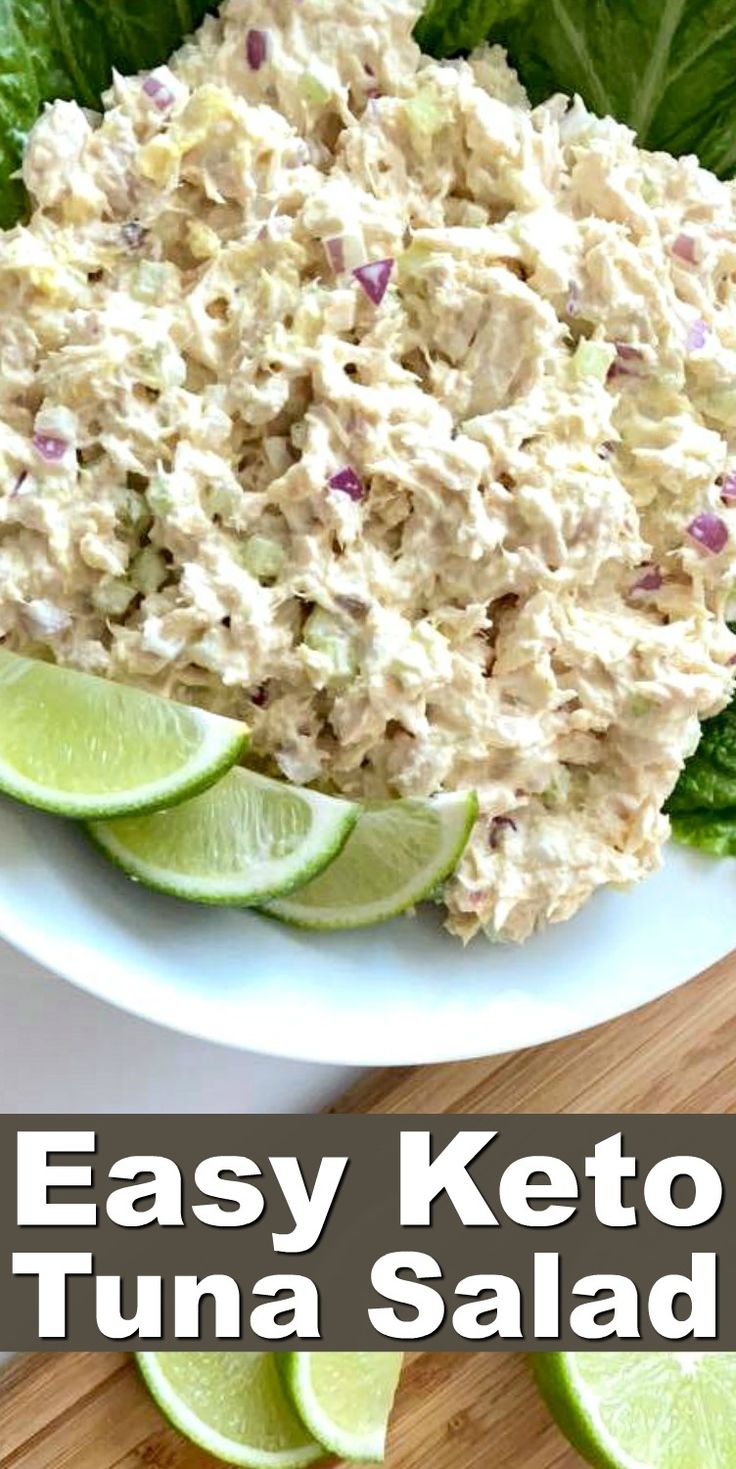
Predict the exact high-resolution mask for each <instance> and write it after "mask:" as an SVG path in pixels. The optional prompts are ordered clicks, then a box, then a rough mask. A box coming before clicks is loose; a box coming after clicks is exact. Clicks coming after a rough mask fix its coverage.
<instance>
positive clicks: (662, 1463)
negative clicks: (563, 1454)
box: [533, 1352, 736, 1469]
mask: <svg viewBox="0 0 736 1469" xmlns="http://www.w3.org/2000/svg"><path fill="white" fill-rule="evenodd" d="M533 1366H534V1372H535V1376H536V1378H537V1382H538V1384H539V1388H540V1391H541V1392H542V1395H543V1397H544V1398H545V1400H546V1402H547V1404H548V1405H549V1407H550V1409H551V1411H552V1413H553V1415H554V1417H555V1419H556V1420H557V1423H558V1424H559V1427H560V1428H561V1429H562V1432H563V1433H564V1434H565V1436H566V1437H567V1438H568V1439H569V1441H570V1443H571V1444H572V1445H573V1447H574V1448H576V1449H577V1450H578V1453H580V1454H582V1456H583V1458H584V1459H586V1460H587V1461H588V1463H590V1464H595V1465H598V1466H599V1469H733V1466H734V1465H736V1410H735V1409H734V1403H736V1352H544V1353H538V1354H535V1356H534V1361H533Z"/></svg>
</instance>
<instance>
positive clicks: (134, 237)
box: [120, 219, 148, 250]
mask: <svg viewBox="0 0 736 1469" xmlns="http://www.w3.org/2000/svg"><path fill="white" fill-rule="evenodd" d="M120 233H121V234H122V237H123V239H124V241H125V243H126V245H127V246H128V249H129V250H140V249H141V248H142V246H143V245H144V244H145V241H146V235H147V233H148V231H147V230H145V229H144V228H143V225H142V224H141V223H140V222H139V221H138V220H137V219H130V220H128V223H127V224H124V225H123V228H122V230H121V231H120Z"/></svg>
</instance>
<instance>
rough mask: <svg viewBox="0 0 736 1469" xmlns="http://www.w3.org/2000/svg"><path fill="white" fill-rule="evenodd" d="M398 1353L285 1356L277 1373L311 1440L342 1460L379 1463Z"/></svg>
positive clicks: (395, 1383) (398, 1365)
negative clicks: (315, 1440) (279, 1372)
mask: <svg viewBox="0 0 736 1469" xmlns="http://www.w3.org/2000/svg"><path fill="white" fill-rule="evenodd" d="M401 1361H402V1354H401V1352H286V1353H284V1355H283V1356H282V1357H279V1367H280V1370H281V1374H282V1376H283V1379H284V1382H285V1384H286V1388H287V1391H288V1393H289V1397H290V1398H291V1401H292V1403H293V1404H294V1407H295V1408H296V1410H297V1412H298V1414H299V1417H300V1418H301V1420H302V1423H304V1424H305V1425H306V1427H307V1428H308V1429H309V1432H310V1433H311V1434H312V1436H313V1438H316V1439H317V1441H318V1442H319V1443H321V1444H323V1445H324V1447H325V1448H326V1449H328V1450H329V1452H330V1453H331V1454H339V1455H340V1457H341V1458H342V1459H358V1460H363V1461H365V1460H371V1461H373V1462H379V1461H380V1460H381V1459H383V1456H384V1454H385V1451H386V1431H387V1428H388V1417H389V1413H390V1412H391V1407H392V1405H393V1401H394V1396H395V1393H396V1388H397V1386H398V1382H399V1373H400V1372H401Z"/></svg>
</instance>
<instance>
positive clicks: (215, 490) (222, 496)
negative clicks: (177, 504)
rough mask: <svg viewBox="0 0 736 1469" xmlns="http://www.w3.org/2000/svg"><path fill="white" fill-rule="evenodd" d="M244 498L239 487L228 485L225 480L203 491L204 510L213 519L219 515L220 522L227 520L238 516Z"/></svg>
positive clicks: (206, 487)
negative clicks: (232, 516) (229, 517)
mask: <svg viewBox="0 0 736 1469" xmlns="http://www.w3.org/2000/svg"><path fill="white" fill-rule="evenodd" d="M242 498H243V497H242V494H241V491H240V490H239V489H238V487H237V485H229V484H226V483H225V481H224V480H219V481H214V482H213V483H212V484H209V485H205V487H204V489H203V490H202V509H203V510H204V512H205V515H209V516H210V517H211V518H212V517H214V516H215V515H217V516H219V518H220V520H227V518H228V516H231V515H236V514H237V512H238V510H239V509H240V506H241V502H242Z"/></svg>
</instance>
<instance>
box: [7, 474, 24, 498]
mask: <svg viewBox="0 0 736 1469" xmlns="http://www.w3.org/2000/svg"><path fill="white" fill-rule="evenodd" d="M27 479H28V470H27V469H24V470H23V472H22V474H19V475H18V478H17V480H16V481H15V484H14V485H13V488H12V490H11V491H10V498H11V500H14V499H15V496H16V495H19V494H20V492H21V490H22V489H23V486H24V484H25V482H26V480H27Z"/></svg>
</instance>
